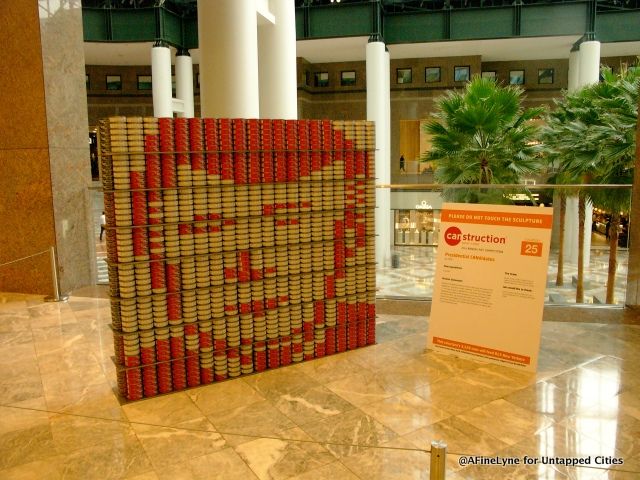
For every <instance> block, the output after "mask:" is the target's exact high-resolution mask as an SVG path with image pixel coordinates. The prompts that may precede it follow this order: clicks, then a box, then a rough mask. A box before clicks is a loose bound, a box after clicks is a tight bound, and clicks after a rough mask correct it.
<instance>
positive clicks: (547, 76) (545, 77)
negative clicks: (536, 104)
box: [538, 68, 553, 84]
mask: <svg viewBox="0 0 640 480" xmlns="http://www.w3.org/2000/svg"><path fill="white" fill-rule="evenodd" d="M538 83H539V84H545V83H546V84H550V83H553V68H539V69H538Z"/></svg>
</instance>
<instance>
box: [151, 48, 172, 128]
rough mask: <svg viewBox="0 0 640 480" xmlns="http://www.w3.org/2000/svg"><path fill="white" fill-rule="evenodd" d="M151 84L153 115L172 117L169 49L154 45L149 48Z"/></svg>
mask: <svg viewBox="0 0 640 480" xmlns="http://www.w3.org/2000/svg"><path fill="white" fill-rule="evenodd" d="M151 84H152V93H153V115H154V116H155V117H173V102H172V92H171V50H170V49H169V47H164V46H159V45H157V46H154V47H153V48H152V49H151Z"/></svg>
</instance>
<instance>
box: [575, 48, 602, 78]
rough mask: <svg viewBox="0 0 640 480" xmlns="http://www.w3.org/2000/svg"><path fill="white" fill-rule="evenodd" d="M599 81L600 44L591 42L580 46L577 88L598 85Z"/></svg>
mask: <svg viewBox="0 0 640 480" xmlns="http://www.w3.org/2000/svg"><path fill="white" fill-rule="evenodd" d="M599 79H600V42H598V41H595V40H592V41H589V42H582V43H581V44H580V79H579V86H580V87H584V86H585V85H590V84H592V83H598V80H599Z"/></svg>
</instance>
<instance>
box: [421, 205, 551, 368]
mask: <svg viewBox="0 0 640 480" xmlns="http://www.w3.org/2000/svg"><path fill="white" fill-rule="evenodd" d="M552 211H553V209H552V208H548V207H540V208H538V207H517V206H503V205H479V204H467V203H445V204H444V205H443V206H442V213H441V217H440V223H441V225H440V242H439V244H438V255H437V264H436V278H435V285H434V292H433V302H432V305H431V316H430V320H429V338H428V346H429V348H433V349H436V350H438V351H442V352H446V353H453V354H455V355H459V356H465V357H469V358H474V359H483V360H487V361H490V362H494V363H500V364H505V365H508V366H512V367H516V368H520V369H523V370H529V371H535V370H536V366H537V363H538V350H539V347H540V329H541V327H542V310H543V307H544V291H545V286H546V280H547V262H548V258H549V243H550V241H551V225H552Z"/></svg>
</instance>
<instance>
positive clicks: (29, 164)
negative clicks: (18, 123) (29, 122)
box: [0, 149, 55, 295]
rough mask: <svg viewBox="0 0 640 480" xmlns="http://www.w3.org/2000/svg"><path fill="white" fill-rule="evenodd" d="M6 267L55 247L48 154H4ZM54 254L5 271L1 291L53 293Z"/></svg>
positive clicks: (0, 201)
mask: <svg viewBox="0 0 640 480" xmlns="http://www.w3.org/2000/svg"><path fill="white" fill-rule="evenodd" d="M0 222H1V224H2V228H0V265H3V264H6V263H7V262H12V261H14V260H16V259H19V258H23V257H27V256H30V255H34V254H36V253H38V252H42V251H45V250H47V249H48V248H49V246H51V245H53V244H54V241H55V234H54V226H53V214H52V198H51V183H50V179H49V155H48V152H47V150H46V149H19V150H6V149H5V150H2V149H0ZM49 258H50V257H49V255H48V254H44V255H38V256H36V257H34V258H32V259H29V260H25V261H21V262H18V263H12V264H10V265H4V266H0V291H9V292H28V293H39V294H46V295H48V294H51V293H52V287H51V267H50V260H49Z"/></svg>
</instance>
